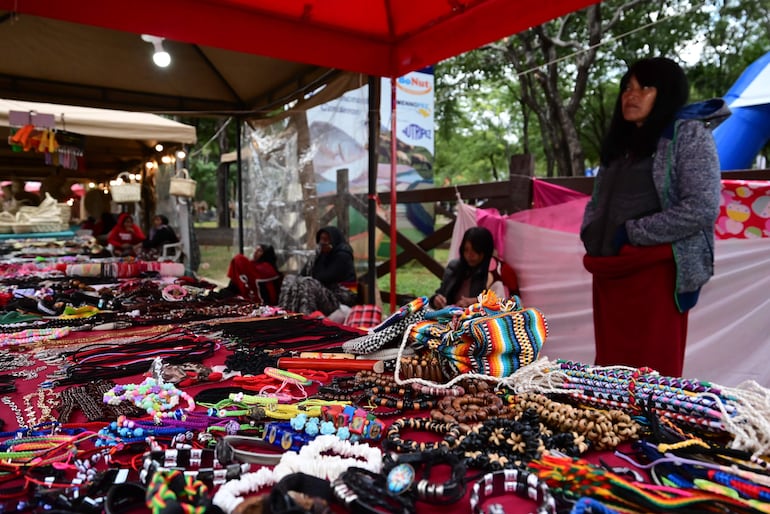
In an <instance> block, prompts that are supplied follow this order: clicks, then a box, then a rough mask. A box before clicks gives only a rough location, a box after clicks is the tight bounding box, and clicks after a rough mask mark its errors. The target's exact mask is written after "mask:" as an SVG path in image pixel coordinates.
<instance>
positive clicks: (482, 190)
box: [319, 155, 770, 305]
mask: <svg viewBox="0 0 770 514" xmlns="http://www.w3.org/2000/svg"><path fill="white" fill-rule="evenodd" d="M533 172H534V161H533V159H532V157H531V156H528V155H516V156H513V157H512V158H511V161H510V166H509V176H508V180H506V181H498V182H489V183H484V184H468V185H461V186H460V185H458V186H449V187H446V186H445V187H434V188H424V189H415V190H410V191H399V192H398V195H397V201H398V203H404V204H408V203H434V204H435V205H436V212H438V213H440V214H442V215H443V217H444V218H446V219H448V220H449V222H448V223H447V224H445V225H443V226H441V227H436V230H435V231H434V232H433V233H432V234H430V235H428V236H426V237H424V238H423V239H422V240H420V241H416V242H415V241H412V240H410V239H409V238H408V237H406V236H405V235H404V234H403V233H402V232H400V231H399V232H397V233H396V243H397V244H398V246H399V247H400V248H401V252H400V253H399V254H398V255H397V257H396V268H400V267H402V266H404V265H405V264H407V263H408V262H411V261H413V260H416V261H418V262H419V263H420V264H422V265H423V266H424V267H425V268H426V269H428V270H429V271H430V272H431V273H433V274H434V275H435V276H436V277H438V278H441V277H442V276H443V274H444V265H443V264H441V263H439V262H437V261H436V260H435V259H434V258H433V257H432V255H431V254H430V253H429V252H430V251H431V250H433V249H435V248H438V247H441V246H444V245H446V244H447V243H448V242H449V241H450V240H451V237H452V231H453V229H454V223H455V215H454V212H453V211H454V208H453V207H454V205H455V203H456V202H457V200H458V197H459V198H461V199H462V201H464V202H466V203H471V204H474V205H478V206H479V207H482V208H495V209H497V210H499V211H500V212H501V213H504V214H511V213H514V212H518V211H521V210H525V209H529V208H530V207H531V206H532V178H533ZM722 177H723V178H724V179H734V180H770V169H768V170H737V171H726V172H723V173H722ZM538 180H542V181H544V182H549V183H552V184H556V185H559V186H562V187H566V188H569V189H572V190H575V191H579V192H582V193H585V194H591V192H592V190H593V182H594V179H593V177H560V178H538ZM337 184H338V190H337V194H336V195H332V196H325V197H322V198H319V208H320V209H321V212H322V213H323V215H322V217H321V226H324V225H327V224H329V223H330V222H331V221H332V220H333V219H334V218H336V220H337V226H338V227H339V228H340V229H341V230H342V231H343V233H349V230H348V229H349V222H348V220H349V208H350V207H352V208H354V209H356V210H358V211H360V212H361V213H362V214H363V216H364V217H366V215H367V196H366V195H363V194H352V193H350V192H349V191H347V187H346V185H347V171H346V170H339V172H338V180H337ZM377 200H378V203H379V204H380V205H389V204H390V201H391V199H390V193H389V192H385V193H379V194H378V198H377ZM376 225H377V228H378V229H380V230H382V231H383V232H385V233H386V234H390V229H391V226H390V222H389V221H388V220H386V219H385V218H383V217H382V216H381V215H378V216H377V217H376ZM390 266H391V262H390V260H386V261H383V262H380V263H379V264H377V266H376V269H375V272H376V274H375V277H376V278H380V277H383V276H385V275H387V274H389V273H390ZM380 294H381V296H382V299H383V300H384V301H387V300H388V298H389V297H390V292H388V291H381V292H380ZM409 299H410V298H409V297H407V296H404V295H397V300H398V304H399V305H402V304H403V303H405V302H406V301H408V300H409ZM370 301H371V300H370Z"/></svg>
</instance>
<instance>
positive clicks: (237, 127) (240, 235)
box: [235, 118, 243, 253]
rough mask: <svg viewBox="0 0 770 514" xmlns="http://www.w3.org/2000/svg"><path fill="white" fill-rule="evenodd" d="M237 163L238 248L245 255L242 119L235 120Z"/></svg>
mask: <svg viewBox="0 0 770 514" xmlns="http://www.w3.org/2000/svg"><path fill="white" fill-rule="evenodd" d="M235 121H236V123H235V140H236V142H237V145H238V146H236V150H235V151H236V162H237V163H238V168H237V169H238V248H239V252H240V253H243V162H242V161H241V147H242V144H241V138H242V136H243V134H242V133H241V123H243V120H242V119H241V118H235Z"/></svg>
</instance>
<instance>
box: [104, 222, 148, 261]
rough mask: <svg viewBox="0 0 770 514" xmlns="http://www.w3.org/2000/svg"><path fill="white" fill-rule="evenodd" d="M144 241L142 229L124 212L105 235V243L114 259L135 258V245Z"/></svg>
mask: <svg viewBox="0 0 770 514" xmlns="http://www.w3.org/2000/svg"><path fill="white" fill-rule="evenodd" d="M145 239H146V238H145V237H144V232H142V229H141V228H140V227H139V225H136V224H135V223H134V218H133V217H132V216H131V215H130V214H128V213H126V212H124V213H122V214H121V215H120V216H119V217H118V223H117V224H116V225H115V227H113V229H112V230H110V233H109V234H107V243H108V244H109V245H111V246H112V254H113V255H114V256H116V257H135V256H136V249H135V248H136V245H138V244H139V243H141V242H142V241H144V240H145Z"/></svg>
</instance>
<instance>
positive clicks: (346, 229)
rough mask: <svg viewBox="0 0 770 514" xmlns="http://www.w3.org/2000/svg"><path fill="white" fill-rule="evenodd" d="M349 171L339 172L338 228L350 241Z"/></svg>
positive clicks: (345, 169) (341, 170)
mask: <svg viewBox="0 0 770 514" xmlns="http://www.w3.org/2000/svg"><path fill="white" fill-rule="evenodd" d="M348 194H349V191H348V169H347V168H341V169H338V170H337V204H336V205H335V207H334V209H335V211H336V212H337V228H338V229H340V230H341V231H342V233H343V234H345V237H347V238H348V240H349V239H350V209H349V207H350V198H349V197H348Z"/></svg>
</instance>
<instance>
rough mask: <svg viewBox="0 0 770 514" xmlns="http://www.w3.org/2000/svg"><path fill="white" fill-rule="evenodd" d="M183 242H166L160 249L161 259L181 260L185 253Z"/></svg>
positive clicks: (159, 258)
mask: <svg viewBox="0 0 770 514" xmlns="http://www.w3.org/2000/svg"><path fill="white" fill-rule="evenodd" d="M182 250H183V247H182V242H181V241H179V242H178V243H168V244H164V245H163V246H162V247H161V249H160V257H158V260H159V261H172V262H179V261H181V260H182V255H183V251H182Z"/></svg>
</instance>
